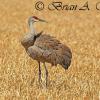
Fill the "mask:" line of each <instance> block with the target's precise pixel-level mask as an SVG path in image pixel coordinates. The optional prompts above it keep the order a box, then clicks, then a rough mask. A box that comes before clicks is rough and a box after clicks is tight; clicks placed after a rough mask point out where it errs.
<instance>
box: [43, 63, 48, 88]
mask: <svg viewBox="0 0 100 100" xmlns="http://www.w3.org/2000/svg"><path fill="white" fill-rule="evenodd" d="M44 67H45V73H46V87H47V84H48V70H47V68H46V65H45V63H44Z"/></svg>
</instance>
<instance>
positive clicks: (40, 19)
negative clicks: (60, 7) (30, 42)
mask: <svg viewBox="0 0 100 100" xmlns="http://www.w3.org/2000/svg"><path fill="white" fill-rule="evenodd" d="M38 20H39V21H41V22H45V23H48V22H47V21H45V20H43V19H38Z"/></svg>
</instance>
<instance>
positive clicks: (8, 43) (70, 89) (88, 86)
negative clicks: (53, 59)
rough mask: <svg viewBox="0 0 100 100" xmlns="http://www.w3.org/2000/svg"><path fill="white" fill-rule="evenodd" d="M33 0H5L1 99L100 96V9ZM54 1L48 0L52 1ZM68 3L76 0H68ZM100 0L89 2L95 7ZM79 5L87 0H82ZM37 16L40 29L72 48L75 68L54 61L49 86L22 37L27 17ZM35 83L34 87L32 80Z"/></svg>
mask: <svg viewBox="0 0 100 100" xmlns="http://www.w3.org/2000/svg"><path fill="white" fill-rule="evenodd" d="M35 2H36V1H34V0H20V1H18V0H10V1H9V0H0V100H99V99H100V98H99V97H100V12H99V11H96V10H93V9H92V10H90V11H75V12H70V11H69V12H67V11H59V12H58V11H49V10H46V9H45V10H43V11H37V10H35V8H34V3H35ZM50 2H51V1H50V0H49V1H45V4H49V3H50ZM63 2H65V3H67V2H72V3H73V2H75V1H74V0H71V1H70V0H67V1H65V0H63ZM95 2H96V1H90V4H91V6H93V7H94V4H95ZM77 3H78V4H82V3H84V0H81V1H79V0H78V1H77ZM31 15H36V16H38V17H40V18H43V19H46V20H47V21H48V22H49V23H48V24H42V23H38V24H37V26H36V28H37V30H38V31H41V30H44V33H46V34H50V35H52V36H55V37H56V38H57V39H59V40H60V41H61V42H62V43H64V44H66V45H68V46H69V47H70V48H71V50H72V53H73V59H72V63H71V66H70V68H69V69H68V70H67V71H66V72H65V70H63V68H62V67H61V66H59V65H58V66H57V67H51V66H50V65H49V64H47V66H48V70H49V84H48V89H44V88H40V87H39V84H38V80H37V79H38V64H37V62H36V61H33V60H32V59H31V58H29V57H28V55H27V54H26V52H25V50H24V48H23V47H22V46H21V44H20V39H21V38H22V37H23V35H24V34H25V33H27V32H28V26H27V19H28V17H29V16H31ZM32 79H34V82H33V85H32V86H30V82H31V80H32Z"/></svg>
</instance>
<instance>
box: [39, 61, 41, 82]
mask: <svg viewBox="0 0 100 100" xmlns="http://www.w3.org/2000/svg"><path fill="white" fill-rule="evenodd" d="M38 64H39V79H38V81H39V84H40V83H41V66H40V62H38Z"/></svg>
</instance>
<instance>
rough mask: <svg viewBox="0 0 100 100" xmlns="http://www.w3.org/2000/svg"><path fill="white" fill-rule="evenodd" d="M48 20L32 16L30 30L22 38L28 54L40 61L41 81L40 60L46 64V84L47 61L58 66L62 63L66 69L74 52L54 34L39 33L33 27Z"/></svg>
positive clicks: (29, 22) (29, 21)
mask: <svg viewBox="0 0 100 100" xmlns="http://www.w3.org/2000/svg"><path fill="white" fill-rule="evenodd" d="M38 21H40V22H46V21H45V20H42V19H40V18H38V17H36V16H32V17H30V18H29V19H28V25H29V28H30V32H29V33H28V34H26V35H25V37H24V38H23V39H22V40H21V44H22V45H23V46H24V48H25V50H26V52H27V53H28V55H29V56H30V57H31V58H32V59H34V60H37V61H38V64H39V83H40V81H41V66H40V62H42V63H43V64H44V68H45V72H46V85H47V79H48V70H47V68H46V65H45V62H47V63H51V64H52V65H54V66H56V65H57V64H60V65H62V67H63V68H64V69H65V70H66V69H68V67H69V66H70V63H71V58H72V53H71V50H70V49H69V48H68V47H67V46H65V45H64V44H61V43H60V41H58V40H57V39H55V38H54V37H52V36H49V35H46V34H42V32H40V33H37V32H36V31H35V29H34V28H33V24H34V23H35V22H38Z"/></svg>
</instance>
